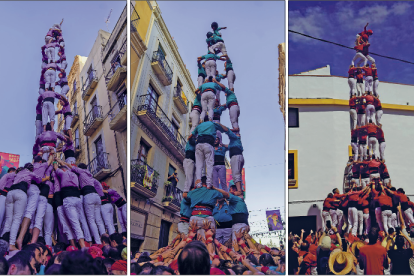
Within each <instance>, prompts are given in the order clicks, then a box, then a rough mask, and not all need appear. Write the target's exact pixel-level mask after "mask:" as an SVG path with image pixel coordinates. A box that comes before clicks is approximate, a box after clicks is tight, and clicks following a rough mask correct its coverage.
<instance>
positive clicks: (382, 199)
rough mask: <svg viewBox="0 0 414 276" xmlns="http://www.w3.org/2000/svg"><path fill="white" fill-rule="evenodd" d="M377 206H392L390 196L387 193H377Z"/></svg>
mask: <svg viewBox="0 0 414 276" xmlns="http://www.w3.org/2000/svg"><path fill="white" fill-rule="evenodd" d="M378 203H379V206H388V207H392V198H391V197H390V196H389V195H387V193H381V194H380V195H378Z"/></svg>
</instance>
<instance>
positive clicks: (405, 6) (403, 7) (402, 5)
mask: <svg viewBox="0 0 414 276" xmlns="http://www.w3.org/2000/svg"><path fill="white" fill-rule="evenodd" d="M411 7H412V5H411V3H407V2H398V3H395V4H394V5H392V7H391V12H392V13H393V14H396V15H402V14H405V13H407V12H408V11H409V10H410V9H411Z"/></svg>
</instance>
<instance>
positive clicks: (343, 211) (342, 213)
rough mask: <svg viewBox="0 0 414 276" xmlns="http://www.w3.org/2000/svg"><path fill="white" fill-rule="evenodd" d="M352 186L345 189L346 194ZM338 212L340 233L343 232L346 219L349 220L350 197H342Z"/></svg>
mask: <svg viewBox="0 0 414 276" xmlns="http://www.w3.org/2000/svg"><path fill="white" fill-rule="evenodd" d="M350 190H351V189H350V188H346V189H345V195H347V194H348V192H349V191H350ZM337 213H338V233H339V234H342V227H343V226H344V223H345V221H348V197H347V196H345V197H342V199H341V202H340V203H339V207H338V210H337Z"/></svg>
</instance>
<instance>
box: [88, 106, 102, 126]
mask: <svg viewBox="0 0 414 276" xmlns="http://www.w3.org/2000/svg"><path fill="white" fill-rule="evenodd" d="M97 119H103V115H102V106H100V105H95V106H93V107H92V110H91V111H90V112H89V114H88V116H86V118H85V121H83V125H84V128H85V129H88V128H89V127H90V126H91V125H93V123H94V122H95V121H96V120H97Z"/></svg>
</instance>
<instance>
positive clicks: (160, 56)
mask: <svg viewBox="0 0 414 276" xmlns="http://www.w3.org/2000/svg"><path fill="white" fill-rule="evenodd" d="M151 62H158V63H159V64H160V65H161V68H162V70H163V71H164V74H165V76H166V77H167V79H168V80H169V82H171V81H172V76H173V72H172V70H171V68H170V65H168V62H167V60H165V55H164V53H163V52H162V51H161V50H160V49H158V51H154V53H153V55H152V61H151Z"/></svg>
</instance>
